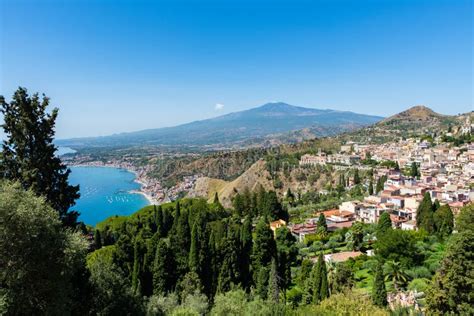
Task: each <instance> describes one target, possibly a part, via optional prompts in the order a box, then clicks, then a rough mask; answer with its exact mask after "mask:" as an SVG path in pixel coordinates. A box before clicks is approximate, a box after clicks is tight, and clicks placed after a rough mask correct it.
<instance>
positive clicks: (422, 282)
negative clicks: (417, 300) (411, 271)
mask: <svg viewBox="0 0 474 316" xmlns="http://www.w3.org/2000/svg"><path fill="white" fill-rule="evenodd" d="M429 286H430V280H428V279H413V280H411V281H410V283H409V284H408V286H407V289H408V291H417V292H426V290H427V289H428V288H429Z"/></svg>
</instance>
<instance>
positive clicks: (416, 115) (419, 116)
mask: <svg viewBox="0 0 474 316" xmlns="http://www.w3.org/2000/svg"><path fill="white" fill-rule="evenodd" d="M449 118H450V117H449V116H447V115H442V114H438V113H436V112H434V111H433V110H432V109H430V108H428V107H426V106H424V105H417V106H414V107H411V108H409V109H408V110H406V111H403V112H400V113H398V114H395V115H393V116H390V117H388V118H386V119H384V120H382V121H380V122H379V123H377V125H382V126H383V125H392V126H396V125H406V124H419V125H424V124H429V123H441V122H443V121H445V120H449Z"/></svg>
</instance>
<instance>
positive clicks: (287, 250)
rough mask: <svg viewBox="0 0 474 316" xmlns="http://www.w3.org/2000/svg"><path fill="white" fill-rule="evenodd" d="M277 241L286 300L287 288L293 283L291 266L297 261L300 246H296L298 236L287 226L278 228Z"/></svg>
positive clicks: (279, 270)
mask: <svg viewBox="0 0 474 316" xmlns="http://www.w3.org/2000/svg"><path fill="white" fill-rule="evenodd" d="M275 241H276V249H277V257H276V259H277V260H276V262H277V266H278V277H279V280H280V289H281V290H282V292H283V297H284V299H285V301H286V295H285V294H286V289H287V288H288V286H289V284H290V283H291V266H292V265H293V264H294V263H295V262H296V258H297V256H298V248H297V247H296V238H295V237H294V236H293V235H292V234H291V232H290V230H289V229H288V228H286V227H281V228H279V229H277V231H276V238H275Z"/></svg>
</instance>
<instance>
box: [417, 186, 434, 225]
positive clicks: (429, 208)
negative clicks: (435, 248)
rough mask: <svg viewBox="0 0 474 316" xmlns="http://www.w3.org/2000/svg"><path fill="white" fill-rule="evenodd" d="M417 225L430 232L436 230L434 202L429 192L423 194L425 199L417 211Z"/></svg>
mask: <svg viewBox="0 0 474 316" xmlns="http://www.w3.org/2000/svg"><path fill="white" fill-rule="evenodd" d="M416 225H417V226H418V228H420V229H424V230H426V231H427V232H428V233H432V232H434V219H433V204H432V203H431V197H430V194H429V193H428V192H426V193H425V195H424V196H423V200H422V201H421V203H420V205H419V206H418V209H417V211H416Z"/></svg>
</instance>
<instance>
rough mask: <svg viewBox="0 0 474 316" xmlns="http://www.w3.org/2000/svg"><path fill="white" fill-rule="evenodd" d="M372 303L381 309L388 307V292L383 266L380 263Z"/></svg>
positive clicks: (376, 273) (373, 288) (376, 272)
mask: <svg viewBox="0 0 474 316" xmlns="http://www.w3.org/2000/svg"><path fill="white" fill-rule="evenodd" d="M372 302H373V303H374V305H376V306H379V307H385V306H387V304H388V302H387V290H386V288H385V277H384V274H383V268H382V264H381V263H379V264H378V265H377V268H376V270H375V276H374V285H373V287H372Z"/></svg>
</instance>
